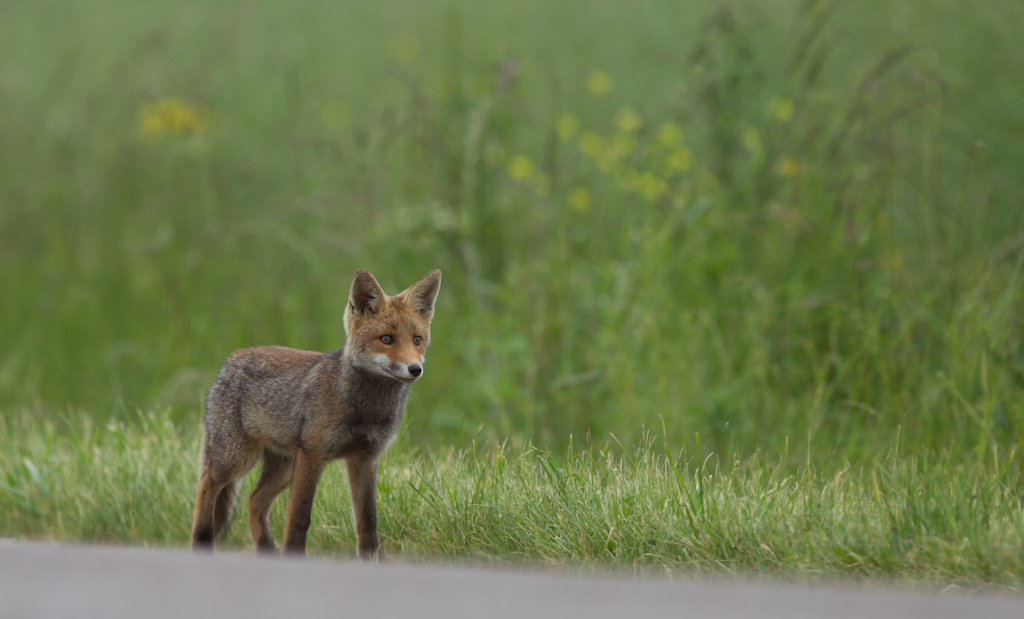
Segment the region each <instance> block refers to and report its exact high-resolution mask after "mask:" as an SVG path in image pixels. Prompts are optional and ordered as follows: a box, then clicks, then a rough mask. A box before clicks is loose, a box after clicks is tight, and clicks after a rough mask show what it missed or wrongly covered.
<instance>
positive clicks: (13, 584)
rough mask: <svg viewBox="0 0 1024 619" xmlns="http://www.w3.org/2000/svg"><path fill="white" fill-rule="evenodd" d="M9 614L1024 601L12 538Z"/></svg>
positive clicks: (857, 608)
mask: <svg viewBox="0 0 1024 619" xmlns="http://www.w3.org/2000/svg"><path fill="white" fill-rule="evenodd" d="M0 617H2V618H3V619H7V618H12V619H13V618H17V619H29V618H35V617H47V618H49V617H60V618H61V619H64V618H72V617H73V618H79V617H80V618H91V617H103V618H115V617H133V618H135V617H139V618H147V619H148V618H153V619H160V618H163V617H189V618H195V619H198V618H200V617H282V618H284V617H298V618H303V617H309V618H313V617H402V618H410V619H411V618H420V617H424V618H426V617H444V618H446V619H457V618H460V617H474V618H477V617H484V618H487V619H501V618H505V617H517V618H521V617H558V618H560V619H566V618H570V617H587V618H588V619H592V618H599V617H676V618H680V617H700V618H701V619H717V618H724V617H743V618H748V617H765V618H771V619H774V618H776V617H778V618H783V617H785V618H801V617H835V618H846V617H872V618H875V617H879V618H885V617H900V618H918V617H920V618H921V619H926V618H927V619H941V618H944V617H951V618H952V617H956V618H958V619H959V618H964V617H967V618H969V619H981V618H987V617H1012V618H1014V619H1022V618H1024V598H1012V597H1002V598H992V597H967V596H963V595H957V594H932V595H925V594H913V593H905V592H894V591H853V590H839V589H811V588H802V587H794V586H770V585H765V584H758V585H743V584H715V585H708V584H700V583H671V582H659V581H641V582H638V581H629V580H613V579H581V578H570V577H565V576H552V575H547V574H529V573H517V572H499V571H490V570H471V569H462V568H458V569H446V568H441V567H424V566H411V565H401V564H382V565H365V564H361V563H357V562H327V561H323V560H316V559H310V560H306V561H301V560H294V559H258V558H256V557H250V556H240V555H216V556H190V555H188V554H185V553H183V552H171V551H157V550H140V549H124V548H105V547H70V546H55V545H41V544H24V543H0Z"/></svg>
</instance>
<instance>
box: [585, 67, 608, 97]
mask: <svg viewBox="0 0 1024 619" xmlns="http://www.w3.org/2000/svg"><path fill="white" fill-rule="evenodd" d="M613 86H614V85H613V84H612V76H611V75H608V73H607V72H605V71H601V70H596V71H591V72H590V73H589V74H588V75H587V90H589V91H590V92H591V94H595V95H597V96H599V97H603V96H604V95H606V94H608V93H610V92H611V91H612V88H613Z"/></svg>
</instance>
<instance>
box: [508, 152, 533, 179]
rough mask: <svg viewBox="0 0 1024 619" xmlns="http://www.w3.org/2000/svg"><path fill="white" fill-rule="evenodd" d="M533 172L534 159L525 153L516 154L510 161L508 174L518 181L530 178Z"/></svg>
mask: <svg viewBox="0 0 1024 619" xmlns="http://www.w3.org/2000/svg"><path fill="white" fill-rule="evenodd" d="M533 174H534V166H533V160H532V159H530V158H529V157H527V156H525V155H516V156H515V157H513V158H512V160H511V161H509V162H508V175H509V176H511V177H512V178H514V179H516V180H517V181H525V180H529V179H530V178H532V177H533Z"/></svg>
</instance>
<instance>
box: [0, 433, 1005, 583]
mask: <svg viewBox="0 0 1024 619" xmlns="http://www.w3.org/2000/svg"><path fill="white" fill-rule="evenodd" d="M197 438H198V437H197V436H196V433H195V432H191V431H184V432H183V431H182V430H181V429H180V428H179V427H178V426H177V425H176V424H175V423H174V422H172V421H171V420H170V419H169V418H168V417H167V415H166V414H164V415H148V416H141V417H140V419H139V420H135V421H134V422H132V423H114V424H112V425H110V426H109V427H108V428H105V429H103V430H98V429H95V428H94V427H92V426H91V425H90V424H88V423H79V424H77V425H73V426H71V427H70V428H65V429H63V430H61V431H58V429H57V428H55V427H54V424H48V423H47V424H44V423H40V422H38V421H35V420H31V419H28V418H21V419H17V420H13V421H8V422H6V423H4V424H3V425H0V439H2V441H0V444H2V445H4V449H3V450H2V451H0V482H2V487H0V531H3V532H4V534H6V535H18V536H31V537H37V538H47V539H56V540H62V541H88V542H112V543H129V544H143V545H154V546H172V547H183V546H185V545H186V544H187V542H188V539H189V531H190V521H191V513H192V492H193V482H194V480H195V476H196V469H195V461H196V458H197V452H198V440H197ZM670 447H671V448H670ZM786 457H787V456H786V455H784V456H783V458H782V459H780V460H778V461H775V460H770V459H768V458H766V457H764V456H763V455H760V454H758V455H755V456H752V457H749V458H746V459H743V460H742V461H736V462H726V461H722V459H721V458H719V457H708V455H707V454H706V453H702V452H701V447H700V446H699V444H697V445H691V446H690V447H689V448H688V449H679V450H676V449H675V446H668V445H665V444H664V442H663V441H662V438H661V437H660V436H655V435H649V436H648V437H647V438H646V440H645V442H644V443H643V444H642V446H641V447H640V448H639V449H636V450H622V449H620V448H619V447H618V446H615V445H614V444H613V445H611V446H607V445H605V446H594V445H590V446H587V445H579V444H574V445H573V446H571V447H570V448H569V449H568V451H567V452H565V453H563V454H559V457H558V458H555V457H552V456H551V455H549V454H548V453H547V452H543V451H539V450H536V449H533V448H530V449H525V450H522V451H513V450H510V449H507V448H502V447H500V446H493V445H492V446H490V447H483V446H481V445H477V444H476V443H474V444H472V445H470V446H468V447H466V448H463V449H454V448H449V449H442V450H439V451H430V452H418V451H416V450H411V449H409V448H408V446H407V445H399V446H398V447H397V448H396V449H395V450H393V451H391V452H389V454H388V455H387V456H386V457H385V459H384V460H383V462H382V464H381V476H380V481H379V496H378V504H379V508H380V532H381V537H382V540H383V541H382V543H383V544H384V547H385V549H386V551H387V552H388V553H389V554H390V555H391V556H392V557H393V558H396V557H397V558H398V559H400V560H407V561H408V560H413V561H432V562H436V561H443V562H450V561H455V560H460V561H467V560H470V561H477V562H483V563H498V564H513V563H514V564H520V563H522V562H525V563H527V564H532V565H544V566H558V567H563V568H568V569H572V570H578V571H586V572H592V571H598V572H600V571H604V570H607V569H609V568H612V569H615V570H620V571H627V572H633V573H660V574H665V573H671V574H676V575H688V576H704V575H707V576H726V575H732V576H751V575H755V576H768V577H785V578H787V579H791V580H797V581H802V582H828V581H834V580H837V579H840V578H845V579H849V578H854V579H861V580H872V581H875V582H881V581H886V582H892V583H896V584H901V585H910V584H913V585H922V586H928V587H942V586H948V585H958V586H962V587H968V588H972V589H976V588H987V587H991V586H996V587H999V588H1010V589H1016V590H1019V589H1020V587H1021V585H1022V584H1024V583H1022V576H1024V502H1022V498H1024V497H1022V494H1021V491H1020V486H1021V484H1020V478H1019V474H1018V473H1015V472H1014V470H1015V469H1014V468H1012V467H1011V466H1010V464H1011V463H1010V462H1009V461H1008V460H1006V459H1005V456H1004V458H1003V459H1000V460H998V461H997V460H993V461H992V462H990V463H987V464H976V465H973V466H968V465H964V464H960V463H957V462H954V461H951V460H950V458H948V457H941V456H939V457H936V456H934V455H917V456H906V455H904V454H903V453H902V452H901V451H900V452H896V451H894V452H893V453H892V454H890V455H889V457H887V458H886V459H885V460H883V461H878V462H871V463H866V464H863V465H857V466H851V465H849V464H844V465H843V466H841V467H839V468H838V469H837V470H836V471H831V472H827V473H822V472H819V471H817V470H816V469H814V468H813V467H808V466H807V465H806V463H803V462H802V463H800V464H799V465H797V466H795V467H793V469H794V471H795V472H794V473H793V474H789V473H787V471H788V470H790V468H789V467H787V466H786V463H785V461H784V460H785V458H786ZM788 457H789V458H793V459H797V460H799V459H802V458H803V456H798V454H797V450H796V449H793V451H792V452H791V453H789V454H788ZM1009 458H1010V459H1014V456H1013V455H1010V456H1009ZM344 477H345V476H344V472H343V465H342V464H341V463H338V464H336V465H334V466H331V467H329V468H328V470H327V472H326V473H325V475H324V478H323V480H322V481H321V484H320V487H319V490H318V494H317V500H316V503H315V504H314V514H313V526H312V528H311V530H310V537H309V549H310V552H311V553H313V554H316V555H326V556H342V557H351V556H353V555H354V547H355V539H354V532H353V526H352V516H351V507H350V503H349V500H348V488H347V486H346V482H345V481H344ZM252 484H253V476H252V475H250V477H249V479H248V480H247V482H246V484H245V492H244V493H243V496H247V492H248V491H251V489H252ZM286 500H287V493H284V494H283V495H282V496H281V497H280V498H279V499H278V501H277V503H276V504H275V506H274V510H273V512H272V516H271V522H272V525H273V527H274V529H275V530H276V531H277V535H280V531H281V527H282V524H283V519H284V509H283V508H284V505H285V503H286ZM245 505H246V503H245V500H244V499H243V500H242V502H241V503H240V505H239V508H240V509H239V512H240V516H236V518H235V522H234V523H233V525H232V528H231V529H230V531H229V535H228V538H227V540H226V543H225V546H226V547H227V548H229V549H234V550H239V549H244V550H245V551H247V552H252V542H251V540H250V538H249V537H248V530H247V526H246V524H245V522H246V521H245V518H244V514H245V513H246V512H245V509H246V508H245Z"/></svg>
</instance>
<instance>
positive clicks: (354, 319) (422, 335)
mask: <svg viewBox="0 0 1024 619" xmlns="http://www.w3.org/2000/svg"><path fill="white" fill-rule="evenodd" d="M440 289H441V271H440V270H438V269H434V270H433V271H431V272H430V273H427V274H426V275H425V276H424V277H423V279H421V280H420V281H418V282H416V283H415V284H413V285H412V286H409V287H408V288H407V289H406V290H405V291H403V292H402V293H400V294H397V295H395V296H388V295H387V294H385V292H384V290H383V289H382V288H381V287H380V284H378V283H377V280H376V279H374V277H373V275H370V272H369V271H367V270H366V269H359V270H358V271H356V275H355V277H354V278H353V279H352V289H351V290H350V291H349V293H348V307H347V308H346V309H345V335H347V336H348V340H347V342H346V343H345V355H346V356H347V357H348V358H350V359H352V360H353V361H354V362H355V364H356V366H358V367H360V368H362V369H364V370H367V371H370V372H373V373H375V374H380V375H382V376H387V377H389V378H393V379H395V380H397V381H401V382H403V383H413V382H416V379H418V378H419V377H420V376H422V375H423V361H424V355H425V354H426V352H427V346H429V345H430V319H431V318H433V317H434V300H435V299H437V292H438V290H440Z"/></svg>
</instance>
